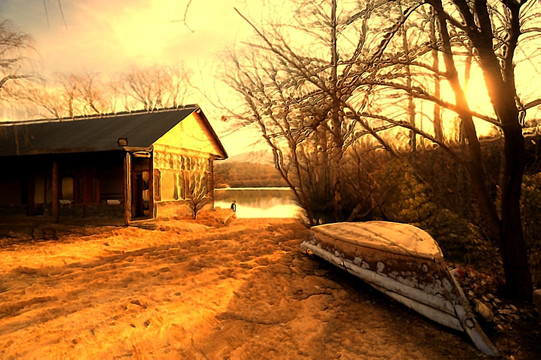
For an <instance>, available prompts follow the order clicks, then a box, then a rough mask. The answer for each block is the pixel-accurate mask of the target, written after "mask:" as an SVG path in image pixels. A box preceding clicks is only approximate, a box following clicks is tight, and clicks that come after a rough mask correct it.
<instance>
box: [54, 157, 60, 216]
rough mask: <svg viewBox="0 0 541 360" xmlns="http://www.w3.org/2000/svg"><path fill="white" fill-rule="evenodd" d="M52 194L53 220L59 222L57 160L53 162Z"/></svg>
mask: <svg viewBox="0 0 541 360" xmlns="http://www.w3.org/2000/svg"><path fill="white" fill-rule="evenodd" d="M52 187H53V189H52V192H53V194H52V195H53V198H52V207H53V209H52V210H53V220H54V221H58V220H59V215H58V188H59V186H58V162H57V161H56V160H53V174H52Z"/></svg>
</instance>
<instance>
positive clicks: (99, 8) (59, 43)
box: [0, 0, 541, 155]
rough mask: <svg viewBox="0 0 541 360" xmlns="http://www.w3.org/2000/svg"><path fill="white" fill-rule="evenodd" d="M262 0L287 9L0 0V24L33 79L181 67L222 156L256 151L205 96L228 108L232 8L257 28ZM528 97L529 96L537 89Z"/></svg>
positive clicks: (220, 3) (186, 1) (234, 43)
mask: <svg viewBox="0 0 541 360" xmlns="http://www.w3.org/2000/svg"><path fill="white" fill-rule="evenodd" d="M540 1H541V0H540ZM269 2H270V3H272V4H273V5H274V6H275V8H274V11H276V13H285V12H286V10H288V9H287V6H288V5H287V4H288V2H287V1H285V2H284V1H279V0H276V1H274V0H257V1H254V0H252V1H249V0H0V20H2V19H9V20H10V21H11V22H12V23H13V24H14V25H15V26H16V27H17V28H18V29H19V30H21V31H23V32H25V33H28V34H30V35H31V36H32V38H33V39H34V46H35V50H36V51H35V54H36V57H37V58H38V59H39V60H38V61H36V65H35V66H36V71H37V72H39V73H40V74H45V75H47V74H52V73H55V72H61V73H87V72H88V73H98V74H102V75H105V76H106V75H108V74H114V73H119V72H123V71H127V70H129V68H130V67H131V66H134V65H139V66H145V65H153V64H163V65H175V64H180V63H183V64H184V65H185V67H186V68H188V69H190V70H191V71H192V73H193V77H192V82H193V83H194V84H195V85H196V86H198V87H199V88H202V89H204V91H205V93H206V94H207V96H208V98H207V97H206V96H203V94H201V93H197V92H196V93H194V94H192V95H191V96H193V98H190V99H188V100H187V102H186V103H187V104H192V103H197V104H199V105H200V106H201V107H202V109H203V111H204V112H205V113H206V114H207V116H208V117H209V120H210V121H211V123H212V124H213V126H214V128H215V130H216V131H217V133H218V135H219V136H220V138H221V140H222V142H223V144H224V146H225V147H226V149H227V150H228V153H229V154H230V155H235V154H240V153H243V152H247V151H250V150H252V149H255V150H258V149H260V146H258V145H254V143H255V142H257V141H258V140H260V137H259V136H257V134H255V133H254V131H253V130H251V129H244V130H241V131H240V132H236V133H233V134H230V131H228V129H227V127H228V126H229V125H228V123H223V122H220V121H219V118H220V117H221V114H219V113H218V112H217V110H216V109H215V108H214V106H213V103H212V102H211V101H209V98H210V99H212V100H213V101H218V100H220V101H222V102H223V103H226V105H228V104H227V102H228V95H227V94H228V88H227V87H226V86H225V85H223V84H222V83H221V82H220V81H219V79H218V77H217V75H216V70H217V69H218V68H219V67H220V66H221V65H222V63H223V62H224V57H223V52H224V51H225V50H226V49H232V48H236V47H240V46H242V42H243V41H244V40H246V39H247V38H249V37H250V36H253V35H254V32H253V29H252V28H251V27H250V25H249V24H248V23H247V22H246V21H245V20H243V19H242V18H241V17H240V16H239V15H238V14H237V13H236V11H235V10H234V8H237V9H238V10H239V11H241V12H242V13H243V14H245V15H246V16H248V18H250V19H252V20H254V22H255V23H264V22H265V21H264V19H265V18H266V16H268V15H269V12H270V10H269V8H268V7H267V8H263V6H262V4H265V3H269ZM290 12H291V11H290ZM184 19H185V20H186V21H185V22H184ZM525 56H526V57H528V54H526V55H525ZM526 74H527V76H528V81H527V83H529V84H532V85H533V88H535V87H536V86H535V83H536V81H531V80H532V75H535V76H534V77H533V78H539V73H538V72H536V73H535V74H533V73H532V72H531V71H528V72H527V73H526ZM478 77H479V78H480V76H478ZM476 83H478V82H476V81H472V82H471V84H470V92H473V93H474V94H473V95H475V96H472V97H471V98H480V95H479V94H480V93H481V92H480V91H478V90H477V89H476V88H475V85H476ZM477 85H483V84H482V83H479V84H477ZM530 92H531V93H532V94H534V96H536V95H535V93H536V92H537V91H535V90H534V91H530ZM481 103H482V104H483V106H484V105H486V104H487V103H488V100H486V99H485V100H483V101H481ZM472 105H473V107H474V108H475V105H474V104H472Z"/></svg>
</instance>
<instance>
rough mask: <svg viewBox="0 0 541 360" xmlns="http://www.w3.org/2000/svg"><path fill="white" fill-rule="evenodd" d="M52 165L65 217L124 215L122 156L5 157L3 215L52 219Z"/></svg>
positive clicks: (0, 205)
mask: <svg viewBox="0 0 541 360" xmlns="http://www.w3.org/2000/svg"><path fill="white" fill-rule="evenodd" d="M53 161H56V163H57V165H58V197H59V208H58V210H59V216H60V217H97V216H100V217H115V218H116V217H122V216H123V183H122V174H123V169H122V152H100V153H84V154H59V155H48V156H42V155H36V156H21V157H11V158H0V164H1V165H2V166H3V167H6V166H7V168H9V169H11V171H9V178H8V177H7V176H4V177H3V179H0V214H2V215H45V216H49V215H52V205H53V204H52V203H53V191H52V189H53V181H52V172H53V170H52V169H53Z"/></svg>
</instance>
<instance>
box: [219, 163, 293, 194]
mask: <svg viewBox="0 0 541 360" xmlns="http://www.w3.org/2000/svg"><path fill="white" fill-rule="evenodd" d="M214 184H215V187H216V188H226V187H232V188H239V187H280V186H287V183H286V182H285V181H284V179H283V178H282V177H281V175H280V173H279V172H278V171H277V170H276V169H275V168H274V166H272V165H271V164H257V163H252V162H228V161H226V162H223V163H222V162H220V163H216V165H215V166H214Z"/></svg>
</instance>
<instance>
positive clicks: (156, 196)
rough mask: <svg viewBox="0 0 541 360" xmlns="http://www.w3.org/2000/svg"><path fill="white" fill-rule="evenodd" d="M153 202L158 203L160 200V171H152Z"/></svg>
mask: <svg viewBox="0 0 541 360" xmlns="http://www.w3.org/2000/svg"><path fill="white" fill-rule="evenodd" d="M153 192H154V201H160V200H161V199H162V190H161V180H160V170H158V169H155V170H154V189H153Z"/></svg>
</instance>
